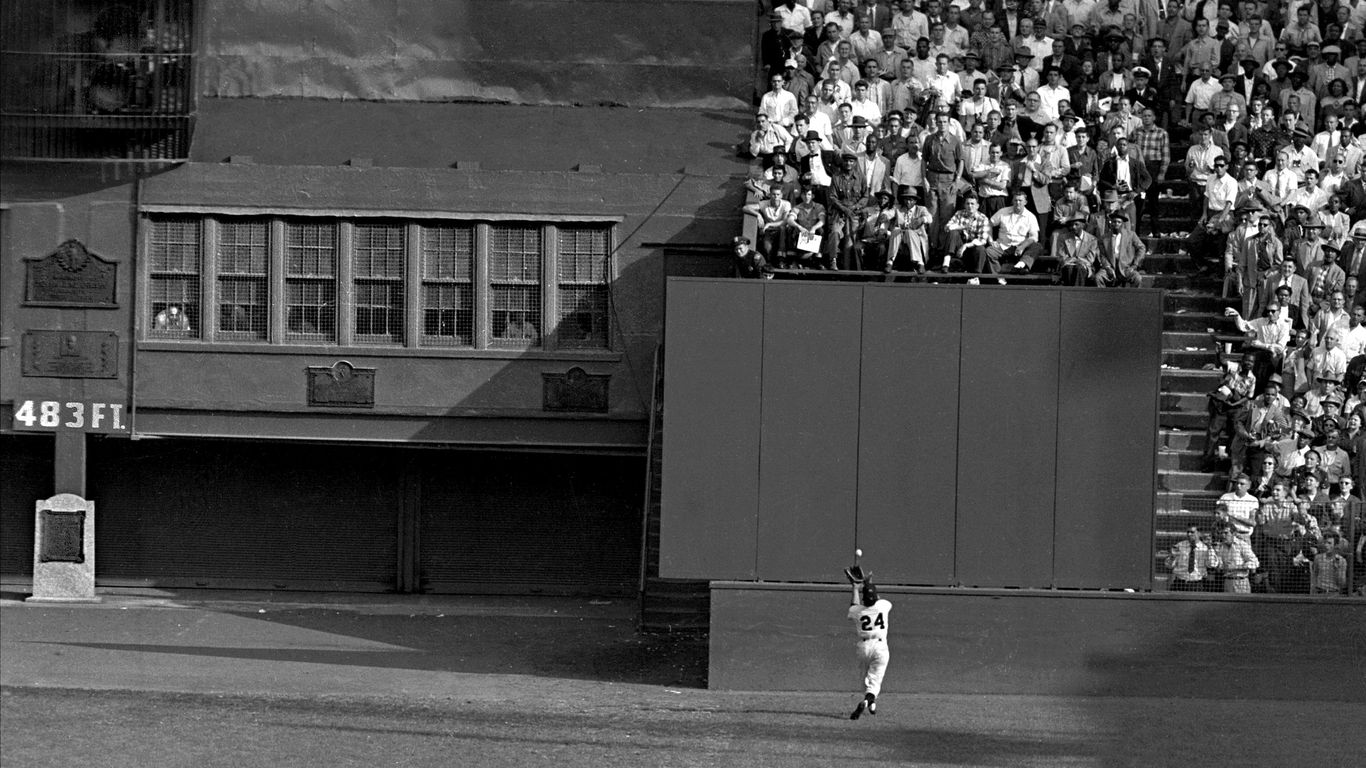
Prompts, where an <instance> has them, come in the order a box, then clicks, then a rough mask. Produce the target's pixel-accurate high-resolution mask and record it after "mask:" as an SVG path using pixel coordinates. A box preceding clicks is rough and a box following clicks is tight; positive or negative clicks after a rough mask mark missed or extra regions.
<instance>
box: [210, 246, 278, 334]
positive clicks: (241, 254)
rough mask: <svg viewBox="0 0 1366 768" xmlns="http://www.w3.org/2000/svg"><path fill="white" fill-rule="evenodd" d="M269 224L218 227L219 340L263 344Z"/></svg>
mask: <svg viewBox="0 0 1366 768" xmlns="http://www.w3.org/2000/svg"><path fill="white" fill-rule="evenodd" d="M269 264H270V223H269V222H267V221H265V220H262V219H240V220H233V219H227V220H224V221H222V222H221V223H220V224H219V225H218V338H220V339H225V340H233V341H265V340H266V338H267V337H268V336H269V331H268V328H269V322H270V290H269V274H270V269H269Z"/></svg>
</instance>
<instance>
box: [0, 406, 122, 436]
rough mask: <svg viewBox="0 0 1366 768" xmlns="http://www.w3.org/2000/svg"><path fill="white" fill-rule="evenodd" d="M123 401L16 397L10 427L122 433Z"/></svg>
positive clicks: (26, 429) (21, 429)
mask: <svg viewBox="0 0 1366 768" xmlns="http://www.w3.org/2000/svg"><path fill="white" fill-rule="evenodd" d="M123 416H124V413H123V403H100V402H91V401H62V400H16V401H15V402H14V429H15V430H16V431H25V432H51V431H58V430H67V429H70V430H78V431H81V432H126V431H128V427H127V425H126V424H125V423H124V420H123Z"/></svg>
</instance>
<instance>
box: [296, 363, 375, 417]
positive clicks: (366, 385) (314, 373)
mask: <svg viewBox="0 0 1366 768" xmlns="http://www.w3.org/2000/svg"><path fill="white" fill-rule="evenodd" d="M305 375H306V376H307V383H308V404H309V405H311V406H315V407H319V408H374V407H375V369H374V368H357V367H356V366H354V365H352V364H350V363H348V362H347V361H345V360H339V361H337V362H336V363H334V364H332V365H330V366H309V367H308V368H307V369H305Z"/></svg>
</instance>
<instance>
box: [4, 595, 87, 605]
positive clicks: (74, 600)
mask: <svg viewBox="0 0 1366 768" xmlns="http://www.w3.org/2000/svg"><path fill="white" fill-rule="evenodd" d="M24 602H26V603H58V604H65V605H73V604H74V605H80V604H89V603H102V602H104V598H102V597H99V596H96V597H36V596H33V595H29V596H28V597H26V598H24Z"/></svg>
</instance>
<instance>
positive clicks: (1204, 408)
mask: <svg viewBox="0 0 1366 768" xmlns="http://www.w3.org/2000/svg"><path fill="white" fill-rule="evenodd" d="M1162 410H1163V411H1173V412H1177V413H1194V414H1198V415H1200V416H1204V415H1205V414H1206V413H1208V410H1209V396H1208V395H1206V394H1205V393H1204V392H1163V393H1162Z"/></svg>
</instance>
